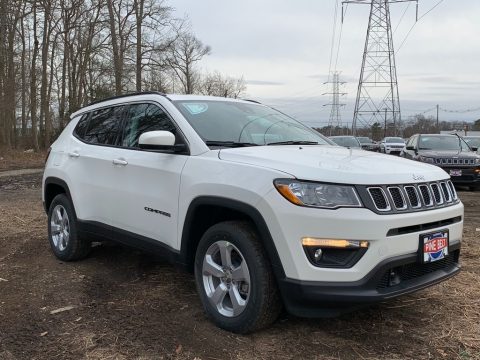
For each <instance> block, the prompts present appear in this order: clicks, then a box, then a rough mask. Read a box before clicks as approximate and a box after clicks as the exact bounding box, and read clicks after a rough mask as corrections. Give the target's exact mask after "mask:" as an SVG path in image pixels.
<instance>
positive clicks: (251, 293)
mask: <svg viewBox="0 0 480 360" xmlns="http://www.w3.org/2000/svg"><path fill="white" fill-rule="evenodd" d="M195 280H196V284H197V290H198V293H199V295H200V299H201V301H202V304H203V307H204V309H205V312H206V313H207V315H208V317H209V318H210V319H211V320H212V321H213V322H214V323H215V324H216V325H217V326H219V327H221V328H223V329H225V330H228V331H232V332H236V333H242V334H244V333H249V332H252V331H255V330H258V329H261V328H263V327H266V326H268V325H270V324H271V323H272V322H274V321H275V320H276V318H277V317H278V315H279V313H280V310H281V302H280V299H279V295H278V289H277V285H276V283H275V279H274V277H273V274H272V271H271V268H270V263H269V261H268V258H267V256H266V254H265V251H264V249H263V247H262V245H261V243H260V241H259V237H258V235H257V233H256V231H255V230H254V228H253V227H252V226H251V225H250V224H249V223H247V222H237V221H227V222H222V223H219V224H216V225H214V226H212V227H211V228H210V229H208V230H207V231H206V232H205V234H204V235H203V237H202V239H201V240H200V243H199V245H198V248H197V253H196V257H195Z"/></svg>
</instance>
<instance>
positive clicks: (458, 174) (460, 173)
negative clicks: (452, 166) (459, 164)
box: [450, 170, 462, 176]
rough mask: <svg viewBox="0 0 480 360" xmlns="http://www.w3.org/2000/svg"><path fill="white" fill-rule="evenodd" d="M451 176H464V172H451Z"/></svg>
mask: <svg viewBox="0 0 480 360" xmlns="http://www.w3.org/2000/svg"><path fill="white" fill-rule="evenodd" d="M450 176H462V170H450Z"/></svg>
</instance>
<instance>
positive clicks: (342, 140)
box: [330, 136, 360, 148]
mask: <svg viewBox="0 0 480 360" xmlns="http://www.w3.org/2000/svg"><path fill="white" fill-rule="evenodd" d="M330 139H331V140H333V142H335V143H336V144H337V145H340V146H345V147H357V148H358V147H360V144H359V143H358V140H357V139H355V138H354V137H353V136H349V137H332V138H330Z"/></svg>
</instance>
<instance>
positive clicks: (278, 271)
mask: <svg viewBox="0 0 480 360" xmlns="http://www.w3.org/2000/svg"><path fill="white" fill-rule="evenodd" d="M226 220H248V221H250V222H251V223H252V224H253V225H254V226H255V228H256V230H257V231H258V233H259V235H260V239H261V242H262V244H263V247H264V249H265V251H266V253H267V256H268V259H269V261H270V264H271V265H272V270H273V272H274V274H275V277H276V278H277V279H283V278H285V271H284V269H283V266H282V263H281V261H280V257H279V255H278V252H277V248H276V246H275V243H274V241H273V238H272V236H271V234H270V230H269V229H268V226H267V223H266V222H265V220H264V218H263V216H262V215H261V213H260V212H259V211H258V210H257V209H256V208H255V207H253V206H252V205H249V204H246V203H244V202H241V201H238V200H233V199H229V198H223V197H217V196H201V197H197V198H195V199H194V200H193V201H192V202H191V203H190V205H189V208H188V210H187V215H186V216H185V221H184V224H183V231H182V237H181V241H182V243H181V250H180V256H181V261H182V263H183V264H184V265H185V266H186V268H187V269H188V270H189V271H193V264H194V260H195V253H196V250H197V246H198V242H199V241H200V239H201V237H202V236H203V234H204V233H205V231H206V230H207V229H208V228H209V227H211V226H212V225H214V224H216V223H218V222H221V221H226Z"/></svg>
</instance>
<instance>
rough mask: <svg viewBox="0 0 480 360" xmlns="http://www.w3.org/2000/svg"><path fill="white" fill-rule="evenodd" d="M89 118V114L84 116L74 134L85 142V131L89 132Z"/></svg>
mask: <svg viewBox="0 0 480 360" xmlns="http://www.w3.org/2000/svg"><path fill="white" fill-rule="evenodd" d="M88 118H89V114H84V115H82V117H81V119H80V120H79V121H78V123H77V126H75V129H74V130H73V134H74V135H75V136H76V137H78V138H79V139H82V140H83V138H84V136H85V131H86V130H87V126H88Z"/></svg>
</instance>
